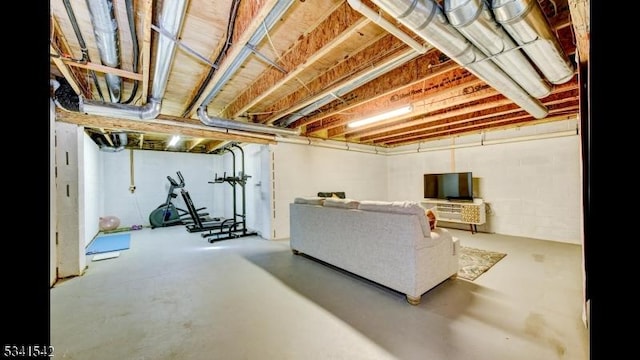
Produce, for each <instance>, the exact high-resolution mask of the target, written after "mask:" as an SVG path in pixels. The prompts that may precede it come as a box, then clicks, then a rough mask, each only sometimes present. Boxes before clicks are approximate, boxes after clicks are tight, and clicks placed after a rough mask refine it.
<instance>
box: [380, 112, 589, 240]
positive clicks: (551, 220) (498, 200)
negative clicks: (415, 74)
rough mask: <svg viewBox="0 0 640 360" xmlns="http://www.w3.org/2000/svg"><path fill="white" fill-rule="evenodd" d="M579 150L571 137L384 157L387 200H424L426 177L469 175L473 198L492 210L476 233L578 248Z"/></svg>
mask: <svg viewBox="0 0 640 360" xmlns="http://www.w3.org/2000/svg"><path fill="white" fill-rule="evenodd" d="M574 124H575V123H574ZM571 126H572V125H571V123H570V122H569V124H568V125H567V124H564V125H557V126H556V128H555V129H553V130H556V129H564V128H568V129H570V128H571ZM511 131H515V130H511ZM528 131H529V132H530V134H528V135H531V134H538V133H539V132H540V129H529V130H528ZM496 137H498V136H496ZM456 143H463V142H462V141H456ZM466 143H469V142H466ZM579 144H580V137H579V136H577V135H573V136H563V137H555V138H548V139H538V140H530V141H522V142H507V143H501V144H495V145H484V146H473V147H461V148H457V149H455V150H452V149H444V150H438V151H427V152H420V153H417V152H416V153H410V154H404V155H395V156H388V157H387V158H388V169H389V175H388V182H389V186H388V188H389V198H392V199H398V200H400V199H407V200H411V199H415V200H419V199H420V198H422V196H423V195H422V174H424V173H439V172H464V171H471V172H473V176H474V186H476V187H477V188H474V193H475V194H476V195H477V196H479V197H481V198H483V199H484V200H485V202H487V203H488V206H489V209H490V213H489V214H488V215H487V224H486V225H483V226H479V227H478V229H479V230H480V231H488V232H495V233H500V234H506V235H517V236H525V237H532V238H537V239H544V240H553V241H560V242H567V243H576V244H580V243H581V241H582V240H581V226H582V225H581V222H580V218H581V214H582V206H581V196H582V180H581V178H582V176H581V170H580V161H581V159H580V150H579ZM441 145H442V144H441ZM450 225H451V226H452V227H459V228H467V229H468V227H466V226H464V225H459V224H450Z"/></svg>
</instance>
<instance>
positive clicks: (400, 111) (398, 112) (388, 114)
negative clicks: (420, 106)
mask: <svg viewBox="0 0 640 360" xmlns="http://www.w3.org/2000/svg"><path fill="white" fill-rule="evenodd" d="M411 111H413V106H412V105H407V106H404V107H401V108H397V109H395V110H391V111H387V112H385V113H382V114H378V115H374V116H372V117H369V118H366V119H362V120H357V121H354V122H351V123H349V125H348V126H349V127H350V128H354V127H358V126H363V125H369V124H371V123H374V122H376V121H381V120H386V119H390V118H392V117H394V116H400V115H404V114H408V113H410V112H411Z"/></svg>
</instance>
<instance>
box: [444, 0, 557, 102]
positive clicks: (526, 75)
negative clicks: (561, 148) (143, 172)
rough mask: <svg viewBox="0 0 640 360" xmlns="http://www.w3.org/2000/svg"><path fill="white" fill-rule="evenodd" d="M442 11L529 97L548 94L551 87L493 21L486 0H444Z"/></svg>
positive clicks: (541, 96)
mask: <svg viewBox="0 0 640 360" xmlns="http://www.w3.org/2000/svg"><path fill="white" fill-rule="evenodd" d="M444 13H445V14H446V15H447V18H448V19H449V23H450V24H451V25H453V27H455V28H456V29H457V30H458V31H459V32H460V33H461V34H462V35H464V37H466V38H467V39H468V40H469V41H471V43H472V44H474V45H475V46H476V47H477V48H478V49H480V51H482V52H483V53H484V54H485V55H487V56H489V57H490V58H491V60H492V61H493V62H495V63H496V64H497V65H498V66H500V68H501V69H502V70H504V72H506V73H507V75H509V76H510V77H511V78H512V79H513V80H514V81H515V82H517V83H518V84H519V85H520V86H522V88H523V89H524V90H525V91H526V92H528V93H529V94H530V95H531V96H533V97H535V98H538V99H541V98H544V97H546V96H548V95H549V94H550V93H551V86H550V85H549V84H548V83H547V82H546V81H545V80H544V79H542V78H541V77H540V75H538V72H537V71H536V69H535V68H534V67H533V65H531V63H530V62H529V60H528V59H527V58H526V57H525V56H524V54H522V52H521V51H520V50H519V49H518V48H517V46H516V43H515V42H514V41H513V40H512V39H511V38H510V37H509V34H508V33H507V32H506V31H505V30H504V29H503V28H502V26H500V24H498V23H497V22H496V21H495V19H494V18H493V13H492V12H491V9H490V7H489V4H488V3H487V1H486V0H444Z"/></svg>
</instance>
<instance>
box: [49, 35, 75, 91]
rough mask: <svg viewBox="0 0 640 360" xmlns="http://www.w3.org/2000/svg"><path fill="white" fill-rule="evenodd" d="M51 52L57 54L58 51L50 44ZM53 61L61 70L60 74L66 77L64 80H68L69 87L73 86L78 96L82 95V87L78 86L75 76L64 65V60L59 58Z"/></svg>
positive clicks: (54, 58)
mask: <svg viewBox="0 0 640 360" xmlns="http://www.w3.org/2000/svg"><path fill="white" fill-rule="evenodd" d="M49 50H50V51H52V52H54V53H56V50H55V49H54V48H53V46H52V45H51V44H49ZM51 60H52V61H53V63H54V64H56V67H57V68H58V70H60V72H61V73H62V76H64V78H65V79H66V80H67V82H68V83H69V85H71V88H72V89H73V91H74V92H75V93H76V95H81V94H82V90H80V86H79V85H78V82H77V80H76V77H75V75H74V74H73V73H72V72H71V70H69V68H68V67H67V66H66V65H65V64H64V62H63V61H62V59H61V58H58V57H52V58H51Z"/></svg>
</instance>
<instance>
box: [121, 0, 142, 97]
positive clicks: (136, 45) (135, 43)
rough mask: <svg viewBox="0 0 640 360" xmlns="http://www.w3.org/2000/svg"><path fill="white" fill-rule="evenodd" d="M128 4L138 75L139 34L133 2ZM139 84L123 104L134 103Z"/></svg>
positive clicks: (136, 82) (134, 60)
mask: <svg viewBox="0 0 640 360" xmlns="http://www.w3.org/2000/svg"><path fill="white" fill-rule="evenodd" d="M126 4H127V18H128V19H129V29H130V33H131V42H132V43H133V72H134V73H137V72H138V58H139V52H140V46H139V45H138V34H137V33H136V20H135V18H134V12H133V0H126ZM139 82H140V81H138V80H135V81H134V83H133V89H132V90H131V95H129V98H128V99H127V101H125V102H124V103H123V104H129V103H130V102H131V101H133V98H134V97H135V96H136V93H137V92H138V83H139Z"/></svg>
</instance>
